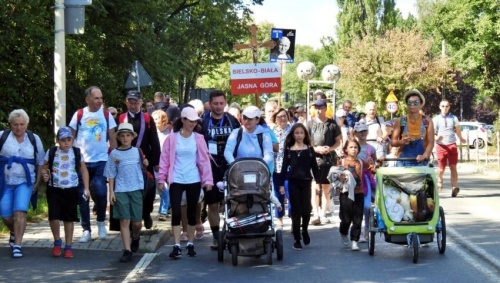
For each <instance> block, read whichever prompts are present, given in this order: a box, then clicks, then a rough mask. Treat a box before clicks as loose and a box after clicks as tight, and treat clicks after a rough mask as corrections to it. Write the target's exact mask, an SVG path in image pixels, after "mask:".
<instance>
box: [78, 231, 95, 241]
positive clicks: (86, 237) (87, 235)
mask: <svg viewBox="0 0 500 283" xmlns="http://www.w3.org/2000/svg"><path fill="white" fill-rule="evenodd" d="M90 239H92V234H91V233H90V231H89V230H85V231H83V234H82V237H81V238H80V240H78V242H80V243H87V242H88V241H90Z"/></svg>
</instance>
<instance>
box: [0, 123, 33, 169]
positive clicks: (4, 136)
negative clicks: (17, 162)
mask: <svg viewBox="0 0 500 283" xmlns="http://www.w3.org/2000/svg"><path fill="white" fill-rule="evenodd" d="M11 131H12V130H10V129H5V130H4V131H3V134H2V137H0V151H1V150H2V147H3V145H4V143H5V141H6V140H7V137H8V136H9V134H10V132H11ZM26 134H28V139H29V140H30V142H31V145H33V149H34V153H35V155H34V157H33V159H35V160H36V154H37V153H38V147H37V146H36V139H35V134H33V132H32V131H30V130H26ZM35 162H36V161H35Z"/></svg>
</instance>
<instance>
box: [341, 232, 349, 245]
mask: <svg viewBox="0 0 500 283" xmlns="http://www.w3.org/2000/svg"><path fill="white" fill-rule="evenodd" d="M340 240H341V241H342V244H343V245H344V246H346V247H348V246H349V244H350V243H351V241H349V237H347V235H342V234H340Z"/></svg>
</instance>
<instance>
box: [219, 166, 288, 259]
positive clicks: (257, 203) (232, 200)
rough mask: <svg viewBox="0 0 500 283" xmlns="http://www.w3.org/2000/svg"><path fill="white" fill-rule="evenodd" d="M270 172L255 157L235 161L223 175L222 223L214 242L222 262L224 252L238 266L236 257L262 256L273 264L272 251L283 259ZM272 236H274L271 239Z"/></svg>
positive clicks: (281, 240) (281, 238)
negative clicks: (272, 197) (227, 251)
mask: <svg viewBox="0 0 500 283" xmlns="http://www.w3.org/2000/svg"><path fill="white" fill-rule="evenodd" d="M271 193H272V192H271V184H270V173H269V169H268V167H267V164H266V163H265V162H264V161H263V160H262V159H258V158H239V159H236V160H235V161H234V162H233V163H232V164H231V165H230V166H229V169H228V170H227V171H226V174H225V176H224V224H223V226H222V231H221V232H220V234H219V239H218V241H219V242H218V252H217V259H218V260H219V261H220V262H222V261H224V249H225V248H226V247H227V249H228V250H229V252H230V254H231V259H232V263H233V265H234V266H237V265H238V256H257V257H260V256H262V255H266V263H267V264H269V265H272V264H273V259H272V255H273V251H274V250H275V249H276V251H277V258H278V260H281V259H283V235H282V231H281V230H278V231H276V232H275V230H274V226H273V223H274V222H273V213H272V211H273V210H272V204H271V202H270V195H271ZM274 237H276V238H275V239H274Z"/></svg>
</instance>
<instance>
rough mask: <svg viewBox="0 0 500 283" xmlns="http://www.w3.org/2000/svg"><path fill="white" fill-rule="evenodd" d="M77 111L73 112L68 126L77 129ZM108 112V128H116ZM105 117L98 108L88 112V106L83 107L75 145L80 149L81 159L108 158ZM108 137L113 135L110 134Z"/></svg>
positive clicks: (96, 159)
mask: <svg viewBox="0 0 500 283" xmlns="http://www.w3.org/2000/svg"><path fill="white" fill-rule="evenodd" d="M77 113H78V112H75V114H73V117H72V118H71V121H70V122H69V126H70V127H71V128H73V129H74V130H76V129H77ZM108 113H109V117H108V119H109V129H114V128H116V122H115V119H113V116H112V115H111V113H110V112H108ZM107 131H108V128H107V127H106V119H105V118H104V112H103V110H102V109H99V110H98V111H96V112H90V111H89V110H88V107H85V108H83V116H82V119H81V121H80V127H79V128H78V132H77V137H76V140H75V146H76V147H79V148H80V149H81V150H82V155H83V161H85V162H97V161H107V160H108V140H107ZM109 138H110V139H114V138H115V137H113V136H110V137H109Z"/></svg>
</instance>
